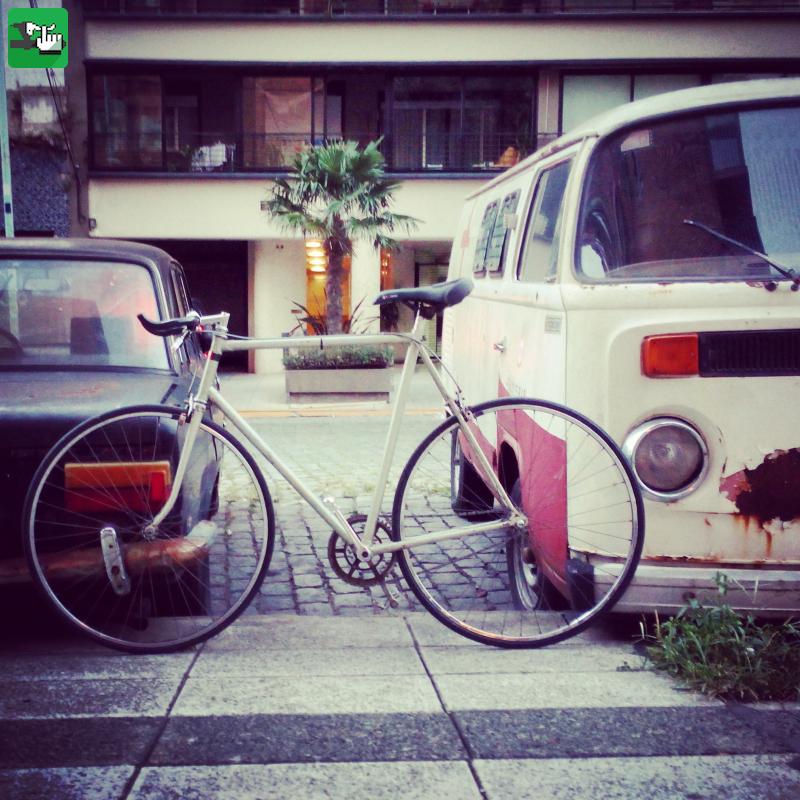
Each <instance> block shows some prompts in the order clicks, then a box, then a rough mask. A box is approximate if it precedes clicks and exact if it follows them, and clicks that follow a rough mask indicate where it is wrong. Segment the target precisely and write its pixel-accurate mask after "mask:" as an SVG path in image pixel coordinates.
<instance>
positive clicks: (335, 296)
mask: <svg viewBox="0 0 800 800" xmlns="http://www.w3.org/2000/svg"><path fill="white" fill-rule="evenodd" d="M325 249H326V250H327V251H328V276H327V279H326V281H325V294H326V295H327V298H328V299H327V306H326V308H325V318H326V322H327V327H328V333H341V332H342V323H343V318H342V284H343V283H344V265H343V263H342V262H343V261H344V251H343V249H342V247H341V246H340V245H339V243H337V242H335V241H334V242H331V241H330V240H328V241H327V242H326V243H325Z"/></svg>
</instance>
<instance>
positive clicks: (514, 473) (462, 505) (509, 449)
mask: <svg viewBox="0 0 800 800" xmlns="http://www.w3.org/2000/svg"><path fill="white" fill-rule="evenodd" d="M466 417H467V423H468V425H469V427H470V429H471V431H472V433H473V434H474V435H475V438H476V439H477V441H478V443H479V444H480V446H481V449H482V451H483V453H484V454H485V455H486V457H487V459H488V461H489V463H490V464H491V466H492V469H493V470H494V472H495V474H496V475H497V476H498V478H499V480H500V483H501V484H502V485H503V487H504V488H505V490H506V492H507V494H508V496H509V497H510V499H511V503H512V506H514V507H515V508H516V510H518V511H519V512H521V514H522V515H523V516H524V520H525V521H524V523H523V522H519V523H518V524H516V525H511V524H510V522H511V520H512V516H513V509H512V508H509V507H507V506H504V505H503V504H502V503H501V502H500V501H499V500H498V499H497V498H495V497H494V495H493V492H492V490H491V489H490V487H489V480H487V477H486V474H485V472H483V467H482V466H481V464H480V462H479V461H478V459H477V458H476V456H475V453H474V452H472V450H471V448H470V446H469V444H468V441H467V439H466V437H465V435H464V433H463V432H462V431H461V429H460V427H459V424H458V421H457V420H456V419H455V418H452V417H451V418H449V419H447V420H445V421H444V422H443V423H442V424H441V425H439V426H438V427H437V428H436V429H435V430H434V431H432V432H431V433H430V434H429V436H428V437H427V438H426V439H424V440H423V442H422V443H421V444H420V445H419V447H418V448H417V449H416V451H415V452H414V454H413V455H412V456H411V459H410V460H409V462H408V464H407V465H406V467H405V469H404V471H403V473H402V475H401V477H400V481H399V484H398V488H397V494H396V495H395V500H394V509H393V525H392V537H393V539H395V541H399V542H401V543H402V544H403V547H404V549H403V550H401V551H400V558H399V560H400V566H401V569H402V571H403V574H404V576H405V578H406V581H407V582H408V584H409V586H410V587H411V589H412V590H413V591H414V593H415V594H416V596H417V597H418V599H419V600H420V602H421V603H422V604H423V606H425V607H426V608H427V609H428V610H429V611H430V612H431V613H432V614H433V615H434V616H435V617H437V618H438V619H439V620H440V621H441V622H443V623H444V624H445V625H447V626H448V627H450V628H452V629H453V630H455V631H456V632H458V633H460V634H462V635H464V636H466V637H468V638H470V639H474V640H476V641H479V642H483V643H485V644H492V645H498V646H501V647H541V646H543V645H547V644H552V643H554V642H557V641H560V640H562V639H565V638H567V637H569V636H572V635H574V634H576V633H578V632H580V631H581V630H583V629H585V628H586V627H587V626H588V625H589V624H590V623H591V622H592V621H593V620H595V619H597V618H598V617H599V616H600V615H601V614H602V613H603V612H605V611H607V610H608V609H610V608H611V607H612V606H613V604H614V602H616V600H617V599H618V598H619V597H620V596H621V594H622V593H623V592H624V590H625V588H626V587H627V585H628V583H629V582H630V580H631V578H632V576H633V573H634V571H635V568H636V565H637V563H638V560H639V556H640V554H641V549H642V544H643V530H644V512H643V507H642V500H641V495H640V493H639V490H638V487H637V484H636V481H635V479H634V477H633V474H632V473H631V470H630V468H629V466H628V464H627V462H626V460H625V457H624V456H623V455H622V453H621V452H620V450H619V448H618V447H617V446H616V445H615V444H614V442H613V441H612V440H611V438H610V437H609V436H608V435H607V434H606V433H604V432H603V431H602V430H601V429H600V428H599V427H598V426H597V425H595V424H594V423H592V422H591V421H590V420H588V419H587V418H586V417H583V416H582V415H580V414H577V413H576V412H573V411H571V410H569V409H567V408H565V407H563V406H560V405H557V404H555V403H549V402H545V401H538V400H529V399H514V398H505V399H502V400H493V401H490V402H488V403H482V404H480V405H477V406H473V407H472V408H471V409H469V410H468V411H467V414H466ZM470 528H475V530H470Z"/></svg>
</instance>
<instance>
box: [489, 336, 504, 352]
mask: <svg viewBox="0 0 800 800" xmlns="http://www.w3.org/2000/svg"><path fill="white" fill-rule="evenodd" d="M492 348H493V349H494V350H497V352H498V353H505V351H506V340H505V339H501V340H500V341H499V342H495V343H494V344H493V345H492Z"/></svg>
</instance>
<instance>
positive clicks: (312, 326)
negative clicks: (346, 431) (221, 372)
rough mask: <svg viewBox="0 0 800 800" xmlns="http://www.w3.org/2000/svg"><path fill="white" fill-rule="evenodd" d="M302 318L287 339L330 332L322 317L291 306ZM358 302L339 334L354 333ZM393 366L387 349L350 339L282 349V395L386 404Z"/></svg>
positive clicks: (297, 304) (391, 351)
mask: <svg viewBox="0 0 800 800" xmlns="http://www.w3.org/2000/svg"><path fill="white" fill-rule="evenodd" d="M293 305H294V306H295V309H296V310H297V311H298V312H300V314H302V316H299V317H298V321H297V325H296V326H295V328H294V329H293V330H291V331H290V332H289V333H288V334H287V336H289V337H291V336H292V335H295V334H298V333H299V334H300V335H303V334H305V333H306V332H310V333H311V334H313V335H318V336H323V335H326V334H328V333H330V331H329V330H328V327H327V322H326V319H325V317H324V316H321V315H319V314H314V313H313V312H311V311H309V310H308V309H307V308H306V307H305V306H304V305H302V304H301V303H293ZM360 306H361V302H359V303H358V304H357V305H356V307H355V309H354V310H353V315H352V317H351V318H350V319H346V320H344V321H343V324H342V328H343V330H342V333H355V331H354V327H355V326H356V324H357V322H356V321H357V319H358V310H359V308H360ZM393 363H394V349H393V348H392V347H391V346H386V347H380V346H375V345H371V346H370V345H363V344H359V343H358V340H357V338H356V337H355V336H354V341H353V344H352V345H346V346H340V347H327V348H325V349H317V348H314V349H313V350H308V349H305V348H297V347H295V348H293V347H291V346H289V347H286V348H285V349H284V351H283V366H284V369H285V377H286V395H287V397H288V398H289V400H307V399H313V400H334V399H340V398H341V396H342V395H352V394H354V395H357V396H358V397H359V399H363V400H388V399H389V397H390V395H391V390H392V377H393V373H392V371H391V370H390V369H389V367H391V366H392V364H393Z"/></svg>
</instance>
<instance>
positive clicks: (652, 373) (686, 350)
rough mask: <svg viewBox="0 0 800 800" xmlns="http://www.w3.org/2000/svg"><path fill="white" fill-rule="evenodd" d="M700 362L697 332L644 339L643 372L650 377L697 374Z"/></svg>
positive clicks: (668, 334) (674, 376)
mask: <svg viewBox="0 0 800 800" xmlns="http://www.w3.org/2000/svg"><path fill="white" fill-rule="evenodd" d="M699 363H700V362H699V347H698V336H697V334H696V333H667V334H663V335H661V336H646V337H645V338H644V339H642V374H643V375H646V376H647V377H648V378H677V377H681V376H685V375H697V374H698V372H699Z"/></svg>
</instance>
